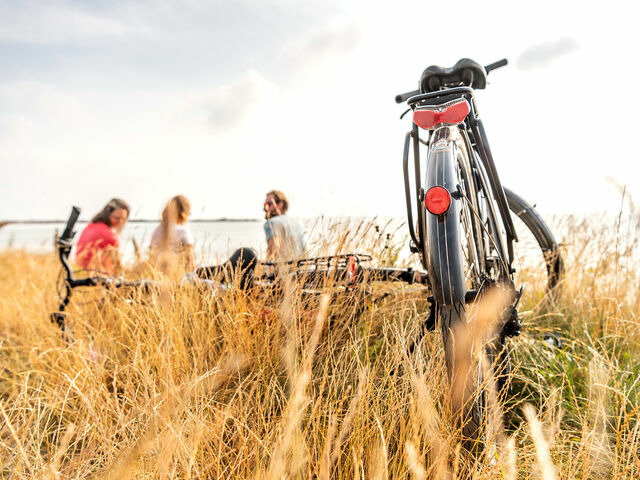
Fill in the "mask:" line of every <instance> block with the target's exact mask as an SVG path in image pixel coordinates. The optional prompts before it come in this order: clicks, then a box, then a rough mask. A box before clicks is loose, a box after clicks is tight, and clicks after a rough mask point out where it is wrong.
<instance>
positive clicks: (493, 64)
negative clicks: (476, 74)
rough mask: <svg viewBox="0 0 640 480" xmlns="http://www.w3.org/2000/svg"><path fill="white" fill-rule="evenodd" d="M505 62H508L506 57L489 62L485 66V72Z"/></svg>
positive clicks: (501, 65) (503, 64) (502, 65)
mask: <svg viewBox="0 0 640 480" xmlns="http://www.w3.org/2000/svg"><path fill="white" fill-rule="evenodd" d="M507 63H509V62H508V61H507V59H506V58H503V59H502V60H498V61H497V62H494V63H490V64H489V65H487V66H485V67H484V70H485V71H486V72H487V73H489V72H490V71H491V70H495V69H496V68H500V67H504V66H505V65H506V64H507Z"/></svg>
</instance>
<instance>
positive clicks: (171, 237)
mask: <svg viewBox="0 0 640 480" xmlns="http://www.w3.org/2000/svg"><path fill="white" fill-rule="evenodd" d="M190 215H191V203H190V202H189V200H188V199H187V197H185V196H184V195H177V196H175V197H173V198H172V199H171V200H169V202H168V203H167V205H166V206H165V207H164V210H163V211H162V220H161V222H160V225H159V226H158V227H157V228H156V229H155V230H154V231H153V233H152V234H151V245H150V251H151V257H152V258H153V259H155V260H156V261H159V262H160V266H161V268H162V269H163V270H166V269H168V268H169V266H170V264H172V263H173V260H174V259H175V258H176V257H178V258H179V259H180V262H179V268H180V269H181V270H193V267H194V266H195V259H194V252H193V244H194V241H193V235H192V234H191V231H190V230H189V228H188V226H187V220H188V219H189V216H190Z"/></svg>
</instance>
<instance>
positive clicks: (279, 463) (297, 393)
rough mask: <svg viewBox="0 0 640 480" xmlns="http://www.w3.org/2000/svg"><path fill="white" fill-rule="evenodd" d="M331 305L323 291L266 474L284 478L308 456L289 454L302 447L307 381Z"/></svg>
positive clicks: (290, 354)
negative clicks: (305, 351) (306, 348)
mask: <svg viewBox="0 0 640 480" xmlns="http://www.w3.org/2000/svg"><path fill="white" fill-rule="evenodd" d="M328 309H329V296H328V295H323V296H322V298H321V300H320V308H319V310H318V313H317V315H316V321H315V324H314V327H313V332H312V334H311V338H310V340H309V347H308V352H307V355H306V358H305V359H304V360H303V363H302V368H301V369H300V371H299V372H298V373H297V374H296V375H295V376H294V375H291V376H293V377H294V384H293V388H292V390H291V396H290V398H289V403H288V405H287V409H286V412H285V415H284V417H283V421H282V424H283V428H282V434H281V436H280V439H279V440H278V443H277V444H276V446H275V448H274V453H273V457H272V458H271V462H270V464H269V469H268V471H267V475H266V478H273V479H280V478H282V477H283V475H285V474H286V473H287V472H289V474H291V475H295V474H296V473H297V472H298V471H299V470H300V469H301V468H302V463H303V461H304V459H303V458H302V456H301V455H298V456H297V457H296V456H294V457H293V458H292V460H291V461H288V459H287V456H288V455H289V454H290V453H291V451H292V449H293V448H294V446H297V447H300V445H301V440H302V439H301V437H300V435H299V434H298V429H299V427H300V421H301V420H302V415H303V413H304V407H305V404H306V402H307V398H306V393H305V391H306V389H307V385H308V384H309V382H310V380H311V367H312V365H313V356H314V354H315V351H316V348H317V346H318V341H319V339H320V333H321V332H322V327H323V325H324V321H325V319H326V317H327V311H328ZM291 331H293V329H291V328H290V332H291ZM287 344H288V347H287V348H289V349H292V350H293V348H295V347H294V345H295V343H294V342H291V341H289V342H287ZM293 356H294V354H292V353H290V352H289V353H288V354H287V355H286V358H287V359H288V365H289V368H292V365H293V363H294V360H292V357H293ZM296 441H297V443H296ZM298 451H299V448H298Z"/></svg>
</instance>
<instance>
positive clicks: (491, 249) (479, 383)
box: [423, 127, 509, 453]
mask: <svg viewBox="0 0 640 480" xmlns="http://www.w3.org/2000/svg"><path fill="white" fill-rule="evenodd" d="M431 145H432V146H431V147H430V149H429V158H428V162H427V181H426V189H427V191H428V189H430V188H432V187H434V186H441V187H444V188H446V189H447V190H448V191H449V192H454V194H453V195H452V197H453V198H454V199H453V200H452V201H451V204H450V206H449V209H448V211H446V212H445V213H444V214H440V215H434V214H431V213H427V214H426V216H427V221H426V227H427V228H426V236H427V239H426V240H427V241H426V242H423V243H424V244H426V245H428V247H427V248H426V249H425V251H424V255H426V256H427V258H428V262H426V263H427V264H428V268H429V278H430V281H431V286H432V288H433V293H434V298H435V300H436V302H437V305H438V314H439V319H440V325H441V330H442V338H443V344H444V353H445V363H446V365H447V374H448V377H449V381H450V387H451V400H452V403H451V406H452V411H453V413H454V416H455V417H456V421H457V422H459V427H460V429H461V432H462V435H463V445H464V446H465V448H466V449H467V450H469V451H472V452H474V453H478V452H480V451H481V450H482V448H483V446H484V442H485V439H484V438H483V428H482V425H483V421H484V417H485V401H484V391H483V383H484V374H483V369H482V366H481V364H478V365H477V370H476V369H474V368H470V367H469V365H471V364H472V363H471V362H472V360H473V358H476V359H479V360H478V361H479V362H482V361H483V359H484V358H485V355H484V352H474V351H473V349H474V348H475V349H478V348H483V347H484V346H482V347H478V346H477V345H475V346H474V343H475V339H474V338H469V335H470V332H469V331H468V329H467V323H468V322H467V302H468V301H473V299H474V298H475V296H476V295H477V294H478V293H479V292H481V291H482V290H483V289H484V288H486V287H487V286H488V285H492V284H494V283H498V282H499V281H504V280H505V279H508V278H509V277H508V267H507V264H506V261H505V255H504V246H503V244H502V240H501V236H500V225H499V221H498V218H497V215H496V213H495V209H493V208H492V203H491V195H490V193H488V192H489V190H488V186H487V185H486V182H483V181H476V178H482V172H477V171H474V170H472V167H471V164H470V159H469V154H468V152H469V151H470V150H468V145H467V143H466V142H465V141H464V139H463V137H462V136H461V135H460V133H459V132H458V130H457V129H456V128H446V127H445V128H441V129H438V130H436V131H435V132H434V133H433V136H432V139H431ZM433 146H435V147H436V148H434V147H433ZM495 350H496V349H495V348H492V349H489V351H495ZM478 353H479V354H478ZM489 360H490V361H491V362H492V358H490V359H489Z"/></svg>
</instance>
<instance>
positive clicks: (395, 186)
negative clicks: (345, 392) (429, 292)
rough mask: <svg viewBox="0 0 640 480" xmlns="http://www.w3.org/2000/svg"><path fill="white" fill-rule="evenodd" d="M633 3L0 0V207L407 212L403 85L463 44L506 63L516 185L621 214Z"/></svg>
mask: <svg viewBox="0 0 640 480" xmlns="http://www.w3.org/2000/svg"><path fill="white" fill-rule="evenodd" d="M592 3H593V5H591V4H592ZM631 4H632V2H628V1H618V0H612V1H608V2H597V3H596V2H558V1H547V0H541V1H537V2H513V1H504V2H502V1H501V2H491V1H483V2H478V1H472V2H468V1H464V0H462V1H458V2H455V4H453V3H450V2H449V3H446V4H443V3H442V2H433V1H430V0H421V1H397V2H393V3H389V2H371V1H366V2H365V1H359V0H353V1H349V0H344V1H337V0H322V1H316V0H313V1H301V0H296V1H294V0H237V1H217V0H212V1H203V0H185V1H173V0H126V1H117V0H109V1H107V0H97V1H87V0H84V1H70V0H48V1H30V0H25V1H11V0H0V200H1V201H0V220H4V219H47V218H66V216H67V215H68V212H69V210H70V207H71V205H79V206H80V207H82V209H83V216H85V217H90V216H91V215H92V214H94V213H96V212H97V211H98V210H100V209H101V207H102V206H103V205H104V204H105V203H106V202H107V201H108V200H109V199H110V198H112V197H121V198H124V199H125V200H127V201H128V202H129V203H130V204H131V206H132V217H133V218H136V217H137V218H155V217H157V216H158V215H159V214H160V212H161V210H162V207H163V206H164V203H165V202H166V201H167V200H168V199H169V198H171V197H172V196H174V195H176V194H179V193H180V194H184V195H186V196H187V197H189V199H190V200H191V202H192V205H193V208H192V211H193V216H194V217H197V218H220V217H236V218H259V217H260V216H261V213H262V212H261V208H262V202H263V199H264V195H265V193H266V192H267V191H268V190H272V189H279V190H282V191H284V192H285V193H286V194H287V195H288V196H289V198H290V203H291V208H290V213H291V214H292V215H294V216H299V217H315V216H318V215H321V214H324V215H366V216H375V215H378V216H395V217H402V216H404V215H405V204H404V187H403V182H402V144H403V139H404V134H405V132H406V131H407V130H409V129H410V123H411V120H410V119H409V118H407V117H405V119H404V120H400V119H399V116H400V114H401V113H402V112H403V111H404V108H403V107H402V106H401V105H397V104H395V102H394V101H393V100H394V96H395V94H397V93H401V92H405V91H408V90H413V89H415V88H416V87H417V83H418V80H419V77H420V74H421V72H422V70H423V69H424V68H426V67H427V66H429V65H432V64H437V65H441V66H450V65H453V64H454V63H455V62H456V61H457V60H458V59H459V58H462V57H469V58H472V59H474V60H476V61H478V62H479V63H481V64H489V63H492V62H494V61H496V60H499V59H501V58H503V57H506V58H508V59H509V62H510V63H509V65H508V66H507V67H504V68H502V69H499V70H496V71H494V72H492V73H491V74H490V75H489V85H488V86H487V89H486V90H483V91H479V92H477V101H478V105H479V111H480V114H481V117H482V118H483V121H484V124H485V128H486V130H487V134H488V137H489V141H490V144H491V148H492V150H493V154H494V158H495V161H496V164H497V167H498V171H499V173H500V176H501V178H502V181H503V184H504V185H506V186H508V187H509V188H511V189H512V190H514V191H516V192H518V193H519V194H520V195H522V196H523V197H524V198H526V199H528V200H529V201H530V202H531V203H535V204H536V205H537V207H538V209H539V210H540V211H541V212H542V213H544V214H551V213H553V214H562V213H574V212H578V213H586V212H593V211H603V212H606V213H607V214H612V215H613V214H615V212H616V211H617V210H618V209H619V207H620V203H621V198H622V196H621V190H622V189H625V190H626V192H627V193H629V194H631V196H632V198H634V199H635V200H636V201H640V175H639V173H640V167H639V166H638V163H639V160H640V158H638V157H639V153H638V152H640V149H638V148H637V147H636V146H635V145H634V144H635V140H636V139H635V134H634V133H633V131H634V128H635V121H636V119H637V118H638V116H637V112H638V110H639V107H640V100H639V99H638V95H637V94H636V93H635V91H634V87H633V85H634V84H635V83H637V81H638V79H639V78H640V75H639V74H640V64H638V63H637V62H636V60H635V59H636V57H637V55H636V54H635V52H636V50H637V48H638V46H639V45H640V41H639V40H640V34H639V33H638V30H639V29H638V27H637V21H636V20H637V17H636V15H635V14H634V13H633V12H632V11H631ZM443 5H445V8H443ZM614 133H615V135H614ZM625 201H627V200H625Z"/></svg>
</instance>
